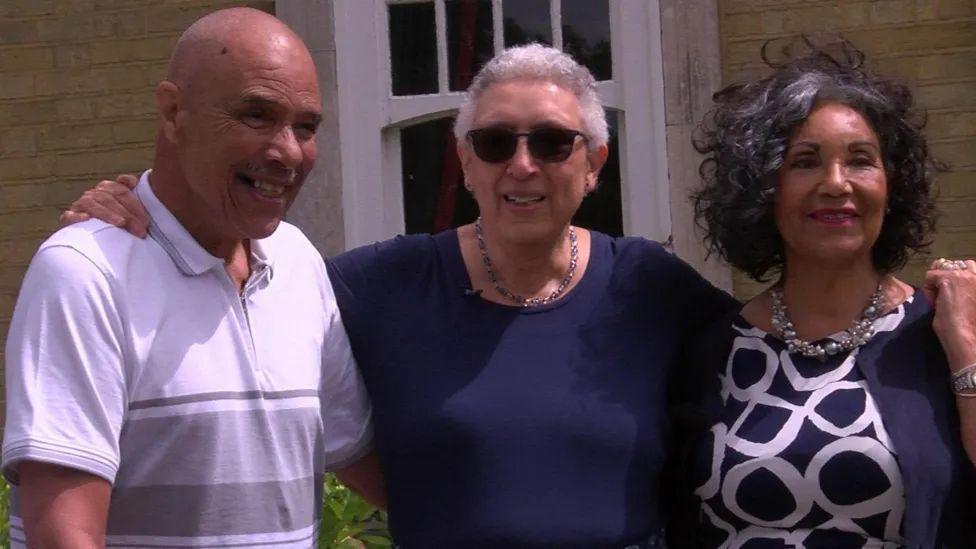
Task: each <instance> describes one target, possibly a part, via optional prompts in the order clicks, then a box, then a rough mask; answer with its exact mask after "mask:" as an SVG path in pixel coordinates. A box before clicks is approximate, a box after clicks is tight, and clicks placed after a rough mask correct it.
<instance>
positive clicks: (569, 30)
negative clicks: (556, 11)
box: [562, 0, 613, 80]
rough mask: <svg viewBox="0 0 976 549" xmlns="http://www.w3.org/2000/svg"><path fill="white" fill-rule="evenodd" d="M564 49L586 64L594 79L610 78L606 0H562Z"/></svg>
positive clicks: (608, 5)
mask: <svg viewBox="0 0 976 549" xmlns="http://www.w3.org/2000/svg"><path fill="white" fill-rule="evenodd" d="M562 20H563V21H562V25H563V51H565V52H566V53H568V54H570V55H572V56H573V58H574V59H576V60H577V61H579V62H580V63H582V64H583V65H586V67H587V68H588V69H590V72H592V73H593V76H595V77H596V79H597V80H610V79H611V78H613V72H612V64H611V62H610V3H609V1H608V0H563V1H562Z"/></svg>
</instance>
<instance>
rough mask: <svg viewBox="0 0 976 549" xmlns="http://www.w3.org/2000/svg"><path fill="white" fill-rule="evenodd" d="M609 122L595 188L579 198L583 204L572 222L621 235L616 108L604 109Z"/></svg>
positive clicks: (610, 233)
mask: <svg viewBox="0 0 976 549" xmlns="http://www.w3.org/2000/svg"><path fill="white" fill-rule="evenodd" d="M607 123H608V124H609V125H610V140H609V142H607V148H609V149H610V151H609V152H610V154H609V155H608V156H607V162H606V164H604V165H603V169H602V170H601V171H600V178H599V180H598V181H599V184H598V185H597V187H596V190H595V191H593V192H592V193H590V194H589V195H588V196H587V197H586V198H584V199H583V204H582V205H580V209H579V210H578V211H577V212H576V215H575V216H574V217H573V224H574V225H578V226H580V227H586V228H587V229H593V230H595V231H600V232H601V233H606V234H608V235H610V236H623V234H624V220H623V213H622V212H623V208H621V201H620V152H619V147H618V139H617V112H616V111H612V110H607Z"/></svg>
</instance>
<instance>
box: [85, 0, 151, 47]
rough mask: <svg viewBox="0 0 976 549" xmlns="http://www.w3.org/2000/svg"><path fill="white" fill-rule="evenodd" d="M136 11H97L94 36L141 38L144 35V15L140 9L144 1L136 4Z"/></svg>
mask: <svg viewBox="0 0 976 549" xmlns="http://www.w3.org/2000/svg"><path fill="white" fill-rule="evenodd" d="M137 4H139V8H140V9H138V10H132V11H122V10H121V9H120V8H118V7H117V8H114V9H110V10H107V11H99V12H98V16H97V17H95V35H96V36H103V37H111V38H114V37H121V36H142V35H144V34H146V15H145V13H143V10H142V9H141V8H143V7H145V4H146V2H145V0H141V1H139V2H137Z"/></svg>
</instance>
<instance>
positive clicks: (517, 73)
mask: <svg viewBox="0 0 976 549" xmlns="http://www.w3.org/2000/svg"><path fill="white" fill-rule="evenodd" d="M520 78H526V79H532V80H544V81H548V82H552V83H554V84H556V85H557V86H559V87H561V88H564V89H566V90H567V91H570V92H572V93H573V95H575V96H576V99H578V100H579V103H580V108H581V109H582V111H583V128H582V131H583V133H584V134H586V138H587V143H588V146H589V148H590V149H591V150H593V149H596V148H597V147H599V146H601V145H605V144H606V143H607V139H608V135H609V132H608V130H607V115H606V113H605V112H604V111H603V104H602V103H601V101H600V95H599V94H598V93H597V89H596V79H595V78H593V74H591V73H590V71H589V69H587V68H586V67H584V66H583V65H580V64H579V63H577V62H576V60H574V59H573V58H572V57H571V56H570V55H569V54H566V53H563V52H561V51H559V50H557V49H555V48H551V47H549V46H543V45H542V44H527V45H525V46H515V47H511V48H508V49H506V50H504V51H502V52H501V53H499V54H498V55H496V56H495V57H493V58H492V59H491V60H490V61H488V63H486V64H485V66H483V67H481V70H479V71H478V74H476V75H475V77H474V80H473V81H472V82H471V86H469V87H468V90H467V92H465V94H464V101H463V102H462V103H461V108H460V109H458V114H457V119H456V120H455V122H454V137H456V138H457V140H458V141H459V142H460V141H463V140H464V138H465V136H466V135H467V133H468V131H470V130H471V125H472V124H473V123H474V110H475V104H476V103H477V102H478V99H479V98H481V94H483V93H484V92H485V90H486V89H488V88H489V87H490V86H492V85H493V84H498V83H501V82H507V81H509V80H517V79H520Z"/></svg>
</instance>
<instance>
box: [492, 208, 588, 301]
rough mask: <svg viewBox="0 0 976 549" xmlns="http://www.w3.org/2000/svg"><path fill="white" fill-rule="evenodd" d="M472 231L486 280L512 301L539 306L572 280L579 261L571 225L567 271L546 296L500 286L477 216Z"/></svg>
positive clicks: (556, 294)
mask: <svg viewBox="0 0 976 549" xmlns="http://www.w3.org/2000/svg"><path fill="white" fill-rule="evenodd" d="M474 232H475V235H477V237H478V250H480V251H481V262H482V263H484V264H485V270H486V271H487V273H488V280H489V281H491V283H492V284H494V285H495V291H496V292H498V293H499V294H501V295H502V296H503V297H505V298H506V299H510V300H512V301H514V302H515V303H516V304H518V305H519V306H521V307H540V306H542V305H548V304H550V303H552V302H553V301H555V300H557V299H559V296H561V295H562V294H563V292H565V291H566V288H567V287H568V286H569V283H570V282H572V281H573V275H575V274H576V264H577V262H578V261H579V247H578V246H577V245H576V230H574V229H573V226H572V225H570V226H569V272H567V273H566V276H564V277H563V279H562V281H560V282H559V286H557V287H556V289H555V290H553V291H552V293H550V294H549V295H547V296H546V297H529V298H526V297H522V296H520V295H518V294H515V293H512V292H511V291H509V290H508V288H506V287H504V286H502V285H501V284H499V283H498V275H496V274H495V271H494V270H493V269H492V268H491V267H492V263H491V258H490V257H488V247H487V246H486V245H485V231H484V229H482V228H481V218H480V217H479V218H478V219H476V220H475V221H474Z"/></svg>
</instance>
